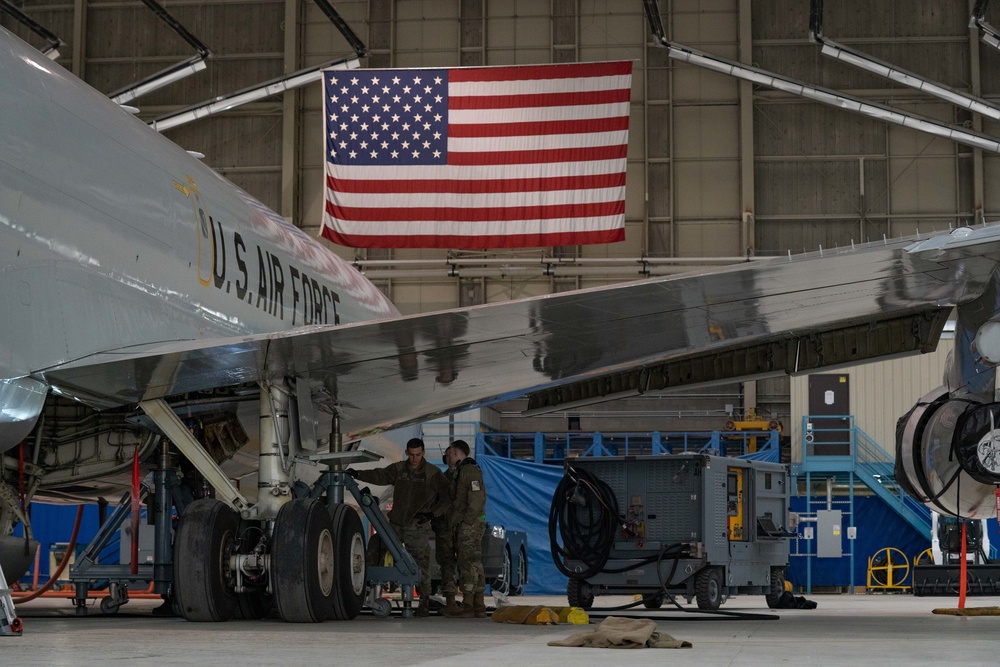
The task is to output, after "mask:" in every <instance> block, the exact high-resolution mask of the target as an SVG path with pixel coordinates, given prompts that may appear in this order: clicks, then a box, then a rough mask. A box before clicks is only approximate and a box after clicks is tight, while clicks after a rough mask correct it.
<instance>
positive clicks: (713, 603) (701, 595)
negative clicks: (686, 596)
mask: <svg viewBox="0 0 1000 667" xmlns="http://www.w3.org/2000/svg"><path fill="white" fill-rule="evenodd" d="M694 596H695V599H697V600H698V609H706V610H710V611H715V610H716V609H718V608H719V607H720V606H721V605H722V570H721V568H718V567H705V568H702V569H701V570H700V571H699V572H698V574H696V575H695V577H694Z"/></svg>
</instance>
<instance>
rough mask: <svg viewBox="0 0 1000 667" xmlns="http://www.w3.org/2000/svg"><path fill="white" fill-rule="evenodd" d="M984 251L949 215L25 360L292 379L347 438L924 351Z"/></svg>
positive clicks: (979, 276) (984, 269) (969, 294)
mask: <svg viewBox="0 0 1000 667" xmlns="http://www.w3.org/2000/svg"><path fill="white" fill-rule="evenodd" d="M998 262H1000V226H991V227H981V228H976V229H970V228H962V229H959V230H956V231H955V232H952V233H950V234H944V235H940V236H937V237H933V238H931V239H928V240H924V241H913V240H912V239H910V240H897V241H888V242H878V243H873V244H866V245H859V246H857V247H851V248H842V249H839V250H834V251H829V250H827V251H824V252H822V253H814V254H810V255H800V256H796V257H788V258H783V257H782V258H773V259H770V260H766V261H755V262H747V263H745V264H742V265H738V266H732V267H725V268H723V269H716V270H711V271H707V272H702V273H696V274H691V275H681V276H674V277H669V278H662V279H649V280H643V281H636V282H633V283H627V284H621V285H615V286H610V287H602V288H595V289H590V290H583V291H578V292H568V293H564V294H555V295H550V296H542V297H533V298H527V299H522V300H516V301H509V302H504V303H497V304H489V305H484V306H474V307H469V308H463V309H457V310H449V311H443V312H437V313H431V314H424V315H416V316H406V317H398V318H393V319H386V320H378V321H371V322H364V323H355V324H349V325H344V326H321V327H307V328H302V329H296V330H292V331H287V332H282V333H273V334H264V335H257V336H249V337H239V338H228V339H217V340H214V341H208V342H206V341H198V342H179V343H172V344H166V345H160V346H157V347H154V348H144V349H143V351H142V352H141V353H138V352H130V351H129V350H122V351H118V352H108V353H103V354H101V355H98V356H95V357H90V358H87V359H82V360H78V361H76V362H74V363H72V364H67V365H63V366H59V367H55V368H48V369H39V370H38V371H37V372H36V373H34V374H33V375H34V377H36V378H37V379H39V380H41V381H43V382H45V383H47V384H49V385H51V386H52V387H53V388H55V390H56V391H58V392H59V393H61V394H63V395H66V396H70V397H73V398H76V399H78V400H80V401H83V402H85V403H88V404H90V405H93V406H95V407H99V408H106V407H111V406H114V405H121V404H128V403H135V402H138V401H142V400H147V399H152V398H160V397H167V396H172V395H176V394H180V393H186V392H191V391H197V390H203V389H209V388H214V387H221V386H230V385H236V384H239V383H243V382H264V383H268V382H270V381H273V380H277V379H281V378H285V377H290V378H294V379H296V384H297V386H300V387H301V386H302V385H300V384H298V383H301V382H303V381H306V382H307V383H308V386H309V387H310V391H311V392H312V395H313V397H314V399H316V400H317V402H318V404H319V405H320V406H323V405H325V406H327V407H328V408H331V409H332V408H335V409H336V410H337V411H338V412H339V414H340V416H341V427H342V430H343V434H344V436H345V437H346V438H348V439H353V438H356V437H360V436H361V435H365V434H368V433H372V432H376V431H379V430H384V429H390V428H394V427H397V426H401V425H404V424H407V423H413V422H417V421H421V420H425V419H428V418H432V417H435V416H439V415H442V414H447V413H449V412H453V411H456V410H458V409H462V408H468V407H474V406H479V405H485V404H489V403H491V402H496V401H500V400H506V399H510V398H515V397H519V396H524V395H529V398H530V400H529V410H537V411H544V410H549V409H555V408H558V407H573V406H574V405H581V404H583V403H589V402H596V401H599V400H606V399H610V398H617V397H624V396H629V395H637V394H640V393H642V392H645V391H649V390H662V389H669V388H674V387H684V386H688V385H693V384H699V383H707V382H714V381H721V380H731V379H737V378H751V377H763V376H772V375H778V374H782V373H798V372H806V371H811V370H814V369H818V368H825V367H835V366H843V365H847V364H851V363H857V362H860V361H864V360H867V359H873V358H876V357H881V356H887V355H899V354H909V353H921V352H928V351H931V350H933V349H934V348H935V347H936V345H937V340H938V338H939V336H940V332H941V330H942V328H943V326H944V322H945V320H946V318H947V317H948V315H949V313H950V312H951V308H952V307H953V306H954V305H956V304H959V303H964V302H968V301H970V300H972V299H975V298H976V297H978V296H980V295H981V294H982V292H983V291H984V289H985V287H986V285H987V283H988V281H989V279H990V278H991V276H992V275H993V272H994V270H995V268H996V266H997V263H998ZM109 387H113V388H115V391H114V392H109V391H108V390H107V388H109ZM300 390H301V389H300Z"/></svg>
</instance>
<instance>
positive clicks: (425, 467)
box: [347, 438, 451, 616]
mask: <svg viewBox="0 0 1000 667" xmlns="http://www.w3.org/2000/svg"><path fill="white" fill-rule="evenodd" d="M347 472H348V474H350V475H351V476H352V477H354V479H356V480H358V481H361V482H368V483H369V484H378V485H379V486H392V487H393V492H392V509H391V510H389V513H388V515H387V518H388V519H389V522H390V523H391V524H392V528H393V530H394V531H395V532H396V535H397V536H398V537H399V540H400V542H402V543H403V545H404V546H405V547H406V550H407V551H408V552H410V554H411V555H412V556H413V560H415V561H416V562H417V566H418V567H419V568H420V583H419V584H418V585H417V593H419V594H420V605H419V606H418V607H417V611H416V615H417V616H428V615H429V613H430V608H429V598H430V594H431V567H430V561H431V544H430V542H431V520H432V519H433V518H434V515H435V514H442V515H443V513H444V512H446V511H447V508H448V506H449V505H450V498H449V494H450V491H451V489H450V487H449V483H448V478H447V477H445V476H444V473H442V472H441V470H440V469H439V468H438V467H437V466H435V465H432V464H431V463H428V462H427V461H426V460H425V459H424V441H423V440H421V439H420V438H411V439H410V440H409V442H407V443H406V461H398V462H396V463H392V464H389V465H388V466H386V467H384V468H378V469H375V470H353V469H351V470H348V471H347Z"/></svg>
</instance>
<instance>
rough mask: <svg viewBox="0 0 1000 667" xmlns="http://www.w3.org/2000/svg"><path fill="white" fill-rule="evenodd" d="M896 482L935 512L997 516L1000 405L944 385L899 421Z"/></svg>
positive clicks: (972, 515) (976, 516)
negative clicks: (968, 396)
mask: <svg viewBox="0 0 1000 667" xmlns="http://www.w3.org/2000/svg"><path fill="white" fill-rule="evenodd" d="M896 481H897V482H898V483H899V484H900V486H902V487H903V489H904V490H905V491H906V492H907V493H909V494H910V495H911V496H913V497H914V498H916V499H917V500H919V501H920V502H922V503H924V504H926V505H927V506H928V507H930V508H931V509H933V510H935V511H937V512H940V513H942V514H946V515H950V516H961V517H965V518H969V519H982V518H986V517H990V516H993V515H994V513H995V512H996V488H997V485H1000V403H981V402H978V401H975V400H972V399H966V398H956V397H953V396H952V395H951V394H950V393H949V392H948V389H947V388H946V387H939V388H937V389H935V390H934V391H932V392H930V393H929V394H927V395H926V396H924V397H923V398H921V399H920V401H919V402H918V403H917V404H916V405H915V406H914V407H913V409H912V410H910V411H909V412H908V413H906V414H905V415H903V417H901V418H900V420H899V421H898V422H897V423H896Z"/></svg>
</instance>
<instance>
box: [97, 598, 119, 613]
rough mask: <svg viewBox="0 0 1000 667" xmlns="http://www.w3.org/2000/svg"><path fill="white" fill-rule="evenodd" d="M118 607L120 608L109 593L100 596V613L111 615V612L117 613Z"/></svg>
mask: <svg viewBox="0 0 1000 667" xmlns="http://www.w3.org/2000/svg"><path fill="white" fill-rule="evenodd" d="M119 609H121V607H119V606H118V604H117V603H115V599H114V598H113V597H111V596H110V595H107V596H105V597H103V598H101V613H102V614H107V615H109V616H111V615H113V614H117V613H118V610H119Z"/></svg>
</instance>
